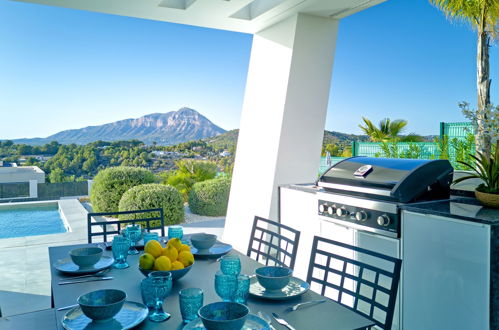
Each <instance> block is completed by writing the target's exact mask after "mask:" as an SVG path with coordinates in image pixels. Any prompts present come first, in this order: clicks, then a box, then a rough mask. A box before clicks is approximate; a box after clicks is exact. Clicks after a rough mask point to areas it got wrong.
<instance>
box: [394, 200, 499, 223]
mask: <svg viewBox="0 0 499 330" xmlns="http://www.w3.org/2000/svg"><path fill="white" fill-rule="evenodd" d="M401 209H402V210H405V211H411V212H415V213H420V214H432V215H438V216H441V217H445V218H453V219H461V220H466V221H471V222H475V223H482V224H486V225H493V226H495V225H499V209H493V208H488V207H484V206H483V205H481V204H480V203H479V202H478V201H477V200H476V199H475V198H463V197H456V198H451V199H447V200H440V201H432V202H422V203H413V204H405V205H402V206H401Z"/></svg>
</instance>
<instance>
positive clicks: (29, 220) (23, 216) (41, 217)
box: [0, 203, 67, 239]
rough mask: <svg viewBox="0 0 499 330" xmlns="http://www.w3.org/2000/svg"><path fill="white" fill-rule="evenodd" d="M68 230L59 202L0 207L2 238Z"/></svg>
mask: <svg viewBox="0 0 499 330" xmlns="http://www.w3.org/2000/svg"><path fill="white" fill-rule="evenodd" d="M66 231H67V230H66V226H65V225H64V221H63V220H62V218H61V216H60V214H59V208H58V204H57V203H51V204H41V205H33V204H25V205H16V206H6V207H0V239H1V238H12V237H23V236H36V235H46V234H56V233H65V232H66Z"/></svg>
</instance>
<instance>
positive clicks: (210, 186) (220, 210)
mask: <svg viewBox="0 0 499 330" xmlns="http://www.w3.org/2000/svg"><path fill="white" fill-rule="evenodd" d="M229 193H230V179H227V178H222V179H212V180H206V181H202V182H198V183H196V184H194V186H192V190H191V191H190V193H189V208H190V209H191V212H192V213H194V214H199V215H209V216H223V215H226V214H227V204H228V203H229Z"/></svg>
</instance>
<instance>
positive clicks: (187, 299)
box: [178, 288, 203, 323]
mask: <svg viewBox="0 0 499 330" xmlns="http://www.w3.org/2000/svg"><path fill="white" fill-rule="evenodd" d="M178 297H179V305H180V314H182V319H183V320H184V323H189V322H190V321H192V320H195V319H197V318H198V310H199V309H200V308H201V307H203V290H201V289H198V288H187V289H182V290H180V291H179V292H178Z"/></svg>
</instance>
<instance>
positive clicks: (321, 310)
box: [49, 245, 374, 330]
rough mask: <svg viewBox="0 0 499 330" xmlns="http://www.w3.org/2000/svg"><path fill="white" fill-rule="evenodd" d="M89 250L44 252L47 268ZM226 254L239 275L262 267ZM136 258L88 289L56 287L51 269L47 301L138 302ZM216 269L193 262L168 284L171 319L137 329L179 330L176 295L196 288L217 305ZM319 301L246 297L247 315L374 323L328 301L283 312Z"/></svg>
mask: <svg viewBox="0 0 499 330" xmlns="http://www.w3.org/2000/svg"><path fill="white" fill-rule="evenodd" d="M85 246H88V245H68V246H58V247H50V248H49V256H50V264H51V265H53V263H54V262H56V261H57V260H59V259H64V258H67V257H68V252H69V251H70V250H71V249H74V248H78V247H85ZM229 253H230V254H234V255H238V256H239V258H240V260H241V273H243V274H249V275H251V274H254V272H255V269H256V268H258V267H261V266H262V265H261V264H260V263H258V262H256V261H254V260H252V259H250V258H249V257H247V256H246V255H244V254H242V253H240V252H238V251H236V250H232V251H231V252H229ZM104 254H105V255H109V256H112V253H111V251H110V250H106V251H105V252H104ZM139 256H140V254H138V255H129V256H128V260H127V262H128V263H129V265H130V267H129V268H126V269H114V268H113V269H111V271H110V272H109V273H107V274H106V276H113V277H114V279H112V280H107V281H96V282H87V283H78V284H70V285H58V282H59V281H60V280H63V279H67V278H68V277H69V276H68V275H67V274H63V273H60V272H59V271H57V270H56V269H54V268H53V267H51V272H52V299H53V304H54V306H53V307H54V308H56V309H57V308H59V307H63V306H68V305H73V304H75V303H76V299H77V298H78V296H80V295H81V294H84V293H87V292H90V291H94V290H100V289H120V290H124V291H125V292H126V293H127V299H128V300H130V301H136V302H142V297H141V293H140V281H141V280H142V279H143V278H144V275H143V274H142V273H141V272H140V271H139V268H138V263H139ZM219 267H220V266H219V263H218V262H217V260H216V259H196V260H195V263H194V265H193V266H192V269H191V270H190V271H189V272H188V273H187V274H186V275H185V276H184V277H182V278H181V279H179V280H177V281H174V282H173V288H172V291H171V293H170V295H169V296H168V297H167V298H166V299H165V303H164V310H165V311H166V312H168V313H170V314H171V318H170V319H169V320H167V321H164V322H160V323H155V322H152V321H149V320H148V319H146V320H145V321H144V322H143V323H141V324H140V325H139V326H138V327H137V329H182V328H183V324H182V317H181V314H180V308H179V299H178V292H179V290H181V289H184V288H189V287H195V288H201V289H202V290H203V291H204V304H208V303H212V302H216V301H220V300H221V299H220V298H219V297H218V296H217V294H216V292H215V288H214V277H215V273H216V272H217V270H219ZM321 298H322V297H321V296H320V295H319V294H317V293H315V292H313V291H311V290H309V291H308V292H306V293H305V294H303V295H302V296H301V297H299V298H296V299H292V300H283V301H275V300H264V299H261V298H255V297H251V296H250V297H249V299H248V307H249V309H250V312H251V313H253V314H257V313H258V312H259V311H262V312H264V313H266V314H269V315H271V313H272V312H275V313H277V314H279V315H280V316H281V317H282V318H284V319H285V320H286V321H288V322H289V323H290V324H291V325H292V326H293V327H295V328H296V329H297V330H300V329H307V330H308V329H311V330H312V329H335V330H352V329H366V328H368V327H370V326H372V325H374V323H373V322H372V321H371V320H369V319H367V318H365V317H363V316H361V315H359V314H357V313H355V312H353V311H351V310H349V309H348V308H346V307H344V306H342V305H340V304H339V303H337V302H335V301H332V300H328V301H326V302H324V303H321V304H314V305H310V306H307V307H304V308H300V309H299V310H297V311H293V312H288V311H286V309H287V308H288V307H290V306H293V305H295V304H297V303H300V302H305V301H310V300H317V299H321ZM66 312H67V310H66V311H56V317H55V319H56V322H57V327H58V328H59V329H62V324H61V320H62V318H63V317H64V314H65V313H66ZM272 325H273V326H274V327H275V329H285V327H283V326H281V325H279V324H278V323H277V322H276V321H275V320H272Z"/></svg>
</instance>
